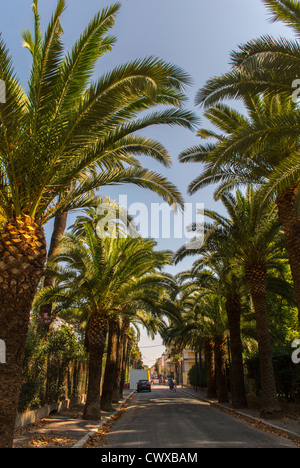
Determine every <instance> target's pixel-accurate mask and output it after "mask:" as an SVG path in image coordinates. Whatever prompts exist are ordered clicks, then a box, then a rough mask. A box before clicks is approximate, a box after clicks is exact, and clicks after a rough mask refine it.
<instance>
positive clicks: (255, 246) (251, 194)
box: [206, 187, 285, 417]
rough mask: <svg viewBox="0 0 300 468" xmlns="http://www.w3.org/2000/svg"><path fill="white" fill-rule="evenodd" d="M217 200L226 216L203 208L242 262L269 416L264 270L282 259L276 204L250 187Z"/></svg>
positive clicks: (272, 394) (274, 405)
mask: <svg viewBox="0 0 300 468" xmlns="http://www.w3.org/2000/svg"><path fill="white" fill-rule="evenodd" d="M220 200H221V201H222V203H223V204H224V207H225V208H226V210H227V212H228V214H229V218H228V219H227V218H226V217H223V216H221V215H218V214H217V213H214V212H209V211H207V212H206V214H207V215H208V216H209V217H210V218H212V219H213V220H214V221H215V222H216V223H217V225H218V226H219V232H220V239H221V238H223V239H224V241H225V240H226V239H230V242H231V245H232V246H233V248H234V250H235V257H236V259H238V260H239V262H240V264H241V265H243V268H244V272H245V277H246V280H247V283H248V286H249V290H250V295H251V300H252V303H253V308H254V311H255V319H256V330H257V340H258V348H259V358H260V375H261V386H262V408H261V412H262V414H264V415H266V416H267V417H273V416H274V415H275V414H277V413H278V412H279V411H280V406H279V403H278V400H277V392H276V384H275V377H274V370H273V363H272V350H271V338H270V331H269V323H268V303H267V271H268V269H270V268H278V269H280V266H281V265H282V263H283V262H284V261H285V258H284V250H283V247H284V244H283V243H282V235H281V231H280V223H279V220H278V217H277V213H276V205H275V204H272V203H267V202H265V203H264V204H263V203H261V199H260V198H259V197H258V196H257V193H256V192H255V191H254V189H253V188H251V187H249V188H248V190H247V193H246V195H245V196H244V195H242V193H241V192H240V191H237V192H236V197H233V196H232V195H230V194H228V195H222V196H220Z"/></svg>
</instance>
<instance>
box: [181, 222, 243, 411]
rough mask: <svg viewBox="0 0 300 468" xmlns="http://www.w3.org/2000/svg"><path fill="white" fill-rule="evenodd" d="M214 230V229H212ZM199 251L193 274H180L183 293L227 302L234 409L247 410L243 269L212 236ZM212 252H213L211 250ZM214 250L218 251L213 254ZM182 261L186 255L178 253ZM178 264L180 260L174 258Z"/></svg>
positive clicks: (230, 253)
mask: <svg viewBox="0 0 300 468" xmlns="http://www.w3.org/2000/svg"><path fill="white" fill-rule="evenodd" d="M212 229H213V228H212ZM205 237H206V241H205V242H204V245H203V247H202V248H201V249H200V251H198V252H197V253H198V254H201V257H200V258H199V260H196V261H195V262H194V263H193V267H192V268H191V270H188V271H186V272H183V273H181V274H180V275H179V276H180V278H181V281H184V283H185V286H184V289H185V290H187V292H188V294H195V293H200V291H201V294H202V295H203V296H210V295H214V296H217V297H220V298H223V300H224V307H225V310H226V313H227V323H228V330H229V335H230V351H231V359H232V367H231V373H232V382H231V384H232V388H231V398H232V406H233V408H245V407H247V398H246V390H245V382H244V366H243V345H242V340H241V315H242V311H243V310H246V309H247V305H248V301H247V299H248V297H247V291H246V288H245V285H244V281H245V278H244V277H243V274H242V271H241V268H240V267H238V266H236V265H232V259H233V253H232V252H230V250H229V249H228V248H226V249H224V248H222V245H221V244H220V245H219V244H218V242H215V241H214V245H213V246H212V245H211V244H212V241H213V234H212V233H211V234H210V236H209V238H208V234H206V236H205ZM209 249H211V250H209ZM213 249H215V251H214V250H213ZM177 254H178V256H180V257H182V256H183V252H182V251H181V252H177ZM175 260H176V261H177V256H176V255H175Z"/></svg>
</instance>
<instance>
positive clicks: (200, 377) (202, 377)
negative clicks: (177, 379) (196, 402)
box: [188, 363, 206, 387]
mask: <svg viewBox="0 0 300 468" xmlns="http://www.w3.org/2000/svg"><path fill="white" fill-rule="evenodd" d="M188 377H189V381H190V384H191V385H192V386H193V387H195V386H196V364H194V365H193V367H191V368H190V370H189V371H188ZM197 387H206V372H205V364H204V363H202V366H201V368H200V363H198V366H197Z"/></svg>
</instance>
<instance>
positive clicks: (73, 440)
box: [14, 389, 134, 448]
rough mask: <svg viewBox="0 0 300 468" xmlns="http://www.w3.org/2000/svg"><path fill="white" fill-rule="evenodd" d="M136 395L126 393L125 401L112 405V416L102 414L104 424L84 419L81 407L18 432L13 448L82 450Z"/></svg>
mask: <svg viewBox="0 0 300 468" xmlns="http://www.w3.org/2000/svg"><path fill="white" fill-rule="evenodd" d="M133 393H134V391H133V390H129V389H124V393H123V396H124V398H123V400H120V402H119V404H118V405H116V404H115V405H113V408H114V410H115V411H114V412H113V413H106V412H104V411H102V412H101V421H86V420H84V419H82V413H83V408H84V405H83V404H81V405H78V406H75V407H73V408H69V409H67V410H65V411H62V412H61V413H55V414H51V415H49V416H48V417H47V418H44V419H40V420H39V421H37V422H36V423H33V424H30V425H29V426H26V427H23V428H21V429H18V430H16V432H15V438H14V448H82V447H83V445H84V444H85V443H86V441H87V440H88V438H89V437H90V436H91V435H93V434H94V433H95V432H97V431H98V429H99V428H100V427H101V426H103V425H104V424H105V423H107V422H108V421H110V420H111V419H112V418H113V417H114V416H115V415H116V414H117V413H118V412H119V411H120V410H121V409H122V407H123V406H124V405H125V403H126V402H127V400H128V399H129V398H130V397H131V395H132V394H133Z"/></svg>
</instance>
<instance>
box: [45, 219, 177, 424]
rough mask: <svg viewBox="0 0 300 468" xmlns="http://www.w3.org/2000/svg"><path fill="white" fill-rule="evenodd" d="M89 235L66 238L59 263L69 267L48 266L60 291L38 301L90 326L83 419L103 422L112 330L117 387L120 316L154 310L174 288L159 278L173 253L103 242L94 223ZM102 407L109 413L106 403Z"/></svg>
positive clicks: (138, 242) (123, 241) (140, 243)
mask: <svg viewBox="0 0 300 468" xmlns="http://www.w3.org/2000/svg"><path fill="white" fill-rule="evenodd" d="M84 231H85V235H84V236H80V237H78V236H76V235H74V234H68V235H67V234H66V235H65V236H64V237H63V238H62V250H61V252H60V253H59V254H58V255H57V256H56V257H55V263H63V264H64V265H65V266H64V267H63V268H62V267H59V266H57V265H53V268H52V269H51V268H50V266H49V274H51V275H54V276H55V278H56V283H55V286H54V287H50V288H45V289H44V290H43V291H41V293H40V294H39V295H38V296H37V301H40V302H41V301H47V300H49V298H51V299H52V300H53V302H54V303H57V312H58V311H66V310H67V311H68V310H69V309H70V308H72V309H74V308H75V310H77V311H78V312H79V314H80V319H81V321H84V322H85V323H86V324H87V336H88V349H89V384H88V393H87V402H86V406H85V411H84V418H85V419H100V380H101V373H102V356H103V352H104V346H105V341H106V337H107V330H108V325H109V329H110V333H109V337H110V341H109V353H108V354H109V355H110V358H111V361H110V362H109V365H111V368H110V373H109V375H110V382H111V384H113V378H114V375H115V374H114V373H115V366H116V356H115V355H113V354H112V353H116V350H117V332H118V318H119V315H120V314H122V310H123V309H125V310H126V308H127V307H128V306H129V305H130V304H132V303H134V304H140V303H143V304H145V307H146V306H150V305H151V304H152V303H154V302H155V300H156V301H158V298H159V297H162V294H163V292H164V291H166V288H167V287H169V288H170V287H171V285H172V279H171V278H170V277H169V276H168V275H162V274H160V273H159V272H157V273H156V270H157V269H160V268H161V267H162V266H163V265H165V264H167V263H168V262H169V263H170V259H171V253H169V252H160V251H155V250H154V247H155V245H156V244H155V242H154V241H152V240H144V239H141V238H136V239H134V238H129V237H128V238H121V237H116V238H105V239H102V238H99V237H97V235H96V234H95V232H94V230H93V228H92V227H91V226H90V224H89V223H87V224H86V225H85V227H84ZM162 308H163V306H162ZM123 312H124V310H123ZM64 313H66V312H64ZM103 393H104V394H105V392H104V391H103ZM111 396H112V387H111V388H110V391H109V398H111ZM102 407H105V409H107V406H106V405H104V400H103V401H102Z"/></svg>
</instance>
